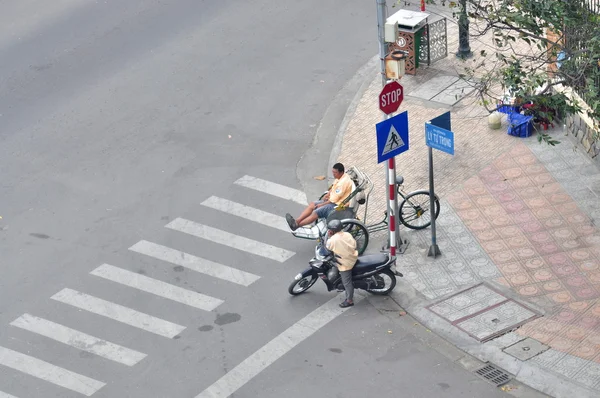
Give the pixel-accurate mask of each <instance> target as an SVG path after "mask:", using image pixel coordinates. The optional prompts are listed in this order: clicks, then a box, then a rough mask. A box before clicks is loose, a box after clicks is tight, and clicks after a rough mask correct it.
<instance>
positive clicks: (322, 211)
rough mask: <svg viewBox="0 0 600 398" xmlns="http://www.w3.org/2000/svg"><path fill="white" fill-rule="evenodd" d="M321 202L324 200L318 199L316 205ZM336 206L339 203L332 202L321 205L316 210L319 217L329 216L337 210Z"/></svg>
mask: <svg viewBox="0 0 600 398" xmlns="http://www.w3.org/2000/svg"><path fill="white" fill-rule="evenodd" d="M321 203H323V201H322V200H317V201H316V202H315V205H320V204H321ZM336 206H337V205H336V204H335V203H330V204H328V205H325V206H321V207H319V208H318V209H316V210H315V213H317V216H318V217H319V218H327V216H329V215H330V214H331V213H332V212H333V211H334V210H335V208H336Z"/></svg>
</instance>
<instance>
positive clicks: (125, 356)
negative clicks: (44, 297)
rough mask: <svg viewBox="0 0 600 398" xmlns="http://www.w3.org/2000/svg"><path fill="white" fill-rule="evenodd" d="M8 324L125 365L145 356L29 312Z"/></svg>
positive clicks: (132, 363) (131, 364)
mask: <svg viewBox="0 0 600 398" xmlns="http://www.w3.org/2000/svg"><path fill="white" fill-rule="evenodd" d="M10 324H11V325H12V326H15V327H18V328H21V329H24V330H28V331H30V332H33V333H37V334H39V335H42V336H45V337H48V338H50V339H52V340H56V341H58V342H60V343H63V344H67V345H70V346H71V347H75V348H77V349H79V350H82V351H87V352H89V353H92V354H95V355H98V356H101V357H103V358H106V359H110V360H111V361H115V362H119V363H122V364H124V365H127V366H133V365H135V364H136V363H138V362H139V361H141V360H142V359H144V358H145V357H146V354H142V353H141V352H138V351H134V350H130V349H129V348H125V347H122V346H120V345H118V344H114V343H111V342H109V341H106V340H102V339H99V338H97V337H94V336H90V335H89V334H86V333H83V332H80V331H78V330H75V329H71V328H69V327H66V326H63V325H60V324H58V323H55V322H52V321H49V320H47V319H43V318H39V317H37V316H33V315H30V314H23V315H21V316H20V317H19V318H17V319H15V320H14V321H12V322H11V323H10ZM0 398H2V395H1V394H0Z"/></svg>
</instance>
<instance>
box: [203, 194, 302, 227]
mask: <svg viewBox="0 0 600 398" xmlns="http://www.w3.org/2000/svg"><path fill="white" fill-rule="evenodd" d="M201 205H202V206H206V207H210V208H211V209H215V210H219V211H222V212H223V213H228V214H232V215H234V216H237V217H241V218H245V219H246V220H250V221H254V222H256V223H259V224H264V225H266V226H268V227H271V228H277V229H279V230H281V231H284V232H290V227H289V226H288V224H287V221H286V220H285V218H283V217H281V216H277V215H275V214H271V213H268V212H266V211H262V210H259V209H255V208H252V207H249V206H245V205H242V204H240V203H236V202H232V201H230V200H227V199H223V198H219V197H217V196H211V197H210V198H208V199H206V200H205V201H204V202H202V203H201Z"/></svg>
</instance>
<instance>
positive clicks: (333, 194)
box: [285, 163, 352, 231]
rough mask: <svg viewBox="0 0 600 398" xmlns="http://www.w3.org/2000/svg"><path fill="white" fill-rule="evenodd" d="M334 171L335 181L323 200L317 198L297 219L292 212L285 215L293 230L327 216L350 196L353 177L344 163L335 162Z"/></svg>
mask: <svg viewBox="0 0 600 398" xmlns="http://www.w3.org/2000/svg"><path fill="white" fill-rule="evenodd" d="M332 173H333V177H334V178H335V181H334V182H333V185H332V186H331V189H330V190H329V192H327V194H326V195H325V196H323V200H317V201H316V202H312V203H311V204H309V205H308V207H307V208H306V209H304V211H303V212H302V213H301V214H300V216H299V217H298V218H297V219H294V217H292V215H291V214H290V213H287V214H286V215H285V219H286V220H287V222H288V225H289V226H290V228H291V230H292V231H295V230H296V229H298V228H299V227H303V226H305V225H308V224H310V223H312V222H314V221H316V220H317V219H318V218H327V216H328V215H329V214H331V212H332V211H334V209H335V208H336V207H337V206H339V205H340V204H341V203H342V202H343V201H344V200H345V199H346V198H347V197H348V196H350V194H351V193H352V179H351V178H350V176H349V175H348V174H346V173H345V169H344V165H343V164H341V163H336V164H334V165H333V170H332Z"/></svg>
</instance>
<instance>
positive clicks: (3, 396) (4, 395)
mask: <svg viewBox="0 0 600 398" xmlns="http://www.w3.org/2000/svg"><path fill="white" fill-rule="evenodd" d="M0 398H17V397H15V396H14V395H10V394H7V393H5V392H3V391H0Z"/></svg>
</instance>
